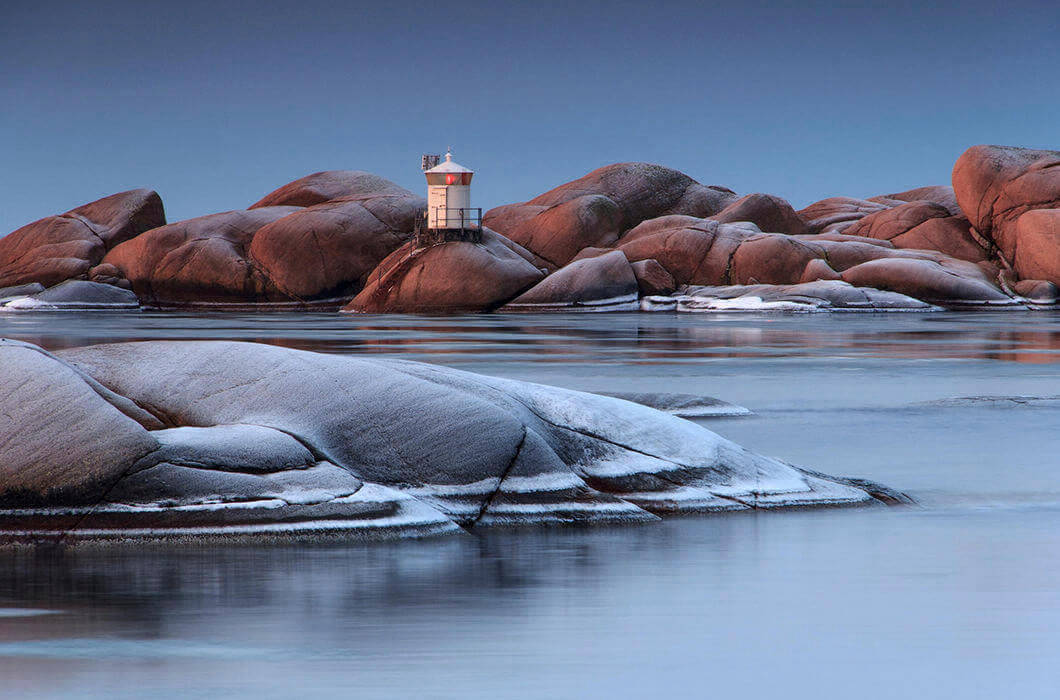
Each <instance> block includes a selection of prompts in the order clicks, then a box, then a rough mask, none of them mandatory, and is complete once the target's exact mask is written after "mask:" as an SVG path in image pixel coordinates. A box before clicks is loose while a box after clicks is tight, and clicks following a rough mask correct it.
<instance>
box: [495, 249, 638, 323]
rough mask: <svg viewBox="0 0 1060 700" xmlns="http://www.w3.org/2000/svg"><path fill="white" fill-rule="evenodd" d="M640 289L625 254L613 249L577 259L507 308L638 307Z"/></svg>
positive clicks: (507, 305)
mask: <svg viewBox="0 0 1060 700" xmlns="http://www.w3.org/2000/svg"><path fill="white" fill-rule="evenodd" d="M638 292H639V288H638V285H637V278H636V276H635V275H634V274H633V268H632V267H630V264H629V261H627V260H626V256H625V255H623V254H622V253H621V252H620V251H617V250H612V251H610V252H608V253H604V254H603V255H598V256H594V257H591V258H585V259H582V260H576V261H574V262H572V263H570V264H569V265H567V266H565V267H563V268H561V269H560V270H559V271H557V272H553V273H552V274H551V275H549V276H548V277H546V278H545V279H544V280H542V281H541V282H538V283H537V284H536V285H534V286H533V287H531V288H530V289H529V290H528V291H526V292H524V293H523V294H521V295H519V296H518V297H516V298H515V299H513V300H512V301H510V302H508V304H506V305H505V306H504V308H503V309H502V310H504V311H544V310H554V309H560V308H570V309H572V310H573V309H580V310H587V311H614V310H629V311H633V310H636V308H637V307H636V301H637V296H638Z"/></svg>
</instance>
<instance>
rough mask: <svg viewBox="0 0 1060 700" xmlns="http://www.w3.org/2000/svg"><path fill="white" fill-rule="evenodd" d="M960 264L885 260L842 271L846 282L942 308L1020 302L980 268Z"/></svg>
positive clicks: (907, 259) (908, 259) (916, 260)
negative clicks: (988, 277)
mask: <svg viewBox="0 0 1060 700" xmlns="http://www.w3.org/2000/svg"><path fill="white" fill-rule="evenodd" d="M956 262H958V261H952V262H950V263H949V264H947V261H942V262H939V261H936V260H927V259H919V260H918V259H910V258H882V259H878V260H872V261H869V262H866V263H862V264H861V265H856V266H854V267H851V268H850V269H848V270H845V271H844V272H843V275H842V276H843V279H844V280H845V281H847V282H850V283H851V284H853V285H855V286H858V287H874V288H876V289H881V290H890V291H894V292H900V293H902V294H907V295H909V296H911V297H914V298H916V299H920V300H922V301H926V302H929V303H932V304H939V305H943V306H1012V305H1016V304H1017V301H1016V300H1013V299H1012V298H1011V297H1009V296H1008V295H1006V294H1005V293H1004V292H1002V291H1001V290H1000V289H998V288H997V287H995V286H994V285H993V284H991V283H990V282H989V281H987V280H986V278H985V277H984V276H983V275H982V273H981V271H980V270H979V268H977V267H975V266H974V265H971V264H970V263H967V264H966V265H967V266H966V267H965V266H959V265H955V264H953V263H956Z"/></svg>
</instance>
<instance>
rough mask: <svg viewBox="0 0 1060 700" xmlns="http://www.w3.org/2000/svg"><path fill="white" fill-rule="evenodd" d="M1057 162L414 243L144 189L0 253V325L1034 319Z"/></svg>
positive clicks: (282, 209) (654, 204) (729, 196)
mask: <svg viewBox="0 0 1060 700" xmlns="http://www.w3.org/2000/svg"><path fill="white" fill-rule="evenodd" d="M1058 166H1060V152H1056V151H1041V150H1030V149H1024V148H1014V147H1006V146H975V147H972V148H970V149H968V150H967V151H966V152H965V153H964V154H963V155H961V156H960V158H959V159H958V160H957V162H956V164H955V166H954V168H953V181H952V186H949V185H937V186H927V187H919V188H916V189H912V190H908V191H905V192H898V193H892V194H884V195H879V196H871V197H868V198H867V199H860V198H852V197H830V198H828V199H823V200H821V201H819V202H815V203H813V204H811V205H809V206H807V207H805V208H803V209H800V210H797V211H796V210H795V209H793V208H792V206H791V205H790V204H789V203H788V202H786V201H785V200H784V199H782V198H780V197H777V196H774V195H769V194H761V193H752V194H747V195H743V196H741V195H739V194H738V193H736V192H733V191H732V190H731V189H729V188H726V187H722V186H717V185H709V186H708V185H702V184H700V183H698V182H696V181H695V180H693V179H692V178H690V177H688V176H687V175H684V174H683V173H680V172H677V171H675V170H671V169H669V168H665V167H662V166H659V165H651V164H647V163H619V164H615V165H609V166H606V167H603V168H600V169H598V170H595V171H593V172H591V173H589V174H588V175H586V176H584V177H582V178H580V179H578V180H575V181H573V182H569V183H566V184H563V185H560V186H558V187H556V188H554V189H552V190H550V191H548V192H545V193H544V194H541V195H539V196H537V197H535V198H533V199H531V200H529V201H526V202H520V203H515V204H507V205H504V206H500V207H496V208H494V209H492V210H490V211H488V212H486V213H485V215H484V216H483V217H482V224H483V226H482V229H481V235H480V236H478V240H476V241H474V242H472V241H463V240H460V241H439V242H436V243H434V244H432V245H422V244H421V243H419V242H418V241H417V240H416V239H415V236H414V234H413V231H414V228H415V224H416V221H417V219H418V218H419V217H421V216H422V212H423V211H424V209H425V207H426V202H425V200H424V199H423V198H422V197H420V196H418V195H416V194H414V193H412V192H410V191H408V190H405V189H404V188H402V187H399V186H397V185H395V184H394V183H392V182H390V181H388V180H385V179H383V178H380V177H377V176H375V175H371V174H369V173H364V172H357V171H330V172H321V173H316V174H313V175H309V176H307V177H304V178H301V179H299V180H296V181H294V182H291V183H289V184H287V185H284V186H283V187H280V188H279V189H277V190H276V191H274V192H272V193H270V194H268V195H266V196H265V197H263V198H262V199H261V200H259V201H258V202H256V203H254V204H252V205H250V206H249V207H247V208H246V209H239V210H235V211H229V212H223V213H219V214H211V215H208V216H202V217H198V218H194V219H189V220H186V221H178V222H173V223H167V222H166V219H165V214H164V210H163V205H162V200H161V198H160V197H159V196H158V194H157V193H155V192H153V191H150V190H133V191H129V192H122V193H119V194H115V195H111V196H110V197H105V198H103V199H100V200H98V201H95V202H91V203H89V204H86V205H83V206H81V207H78V208H76V209H73V210H71V211H69V212H67V213H65V214H60V215H56V216H50V217H47V218H45V219H41V220H40V221H36V222H33V223H31V224H28V225H26V226H23V227H22V228H20V229H18V230H16V231H14V232H12V233H10V234H8V235H7V236H4V237H3V238H0V309H4V310H10V311H16V310H22V309H53V308H123V307H124V308H136V307H138V306H143V307H152V308H212V309H225V308H234V309H235V308H248V307H250V308H255V309H268V308H276V309H340V308H341V309H342V310H344V311H348V312H367V313H386V312H401V313H418V312H426V313H437V312H442V313H448V312H485V311H505V312H508V311H510V312H518V311H524V312H525V311H550V310H565V311H567V310H585V311H606V310H634V309H641V310H645V311H660V310H678V311H704V310H705V311H724V310H731V309H737V310H740V309H776V310H784V311H800V310H801V311H817V310H869V311H876V310H930V309H934V308H937V307H946V308H1041V307H1048V306H1052V305H1055V304H1056V303H1057V296H1058V293H1057V285H1060V167H1058Z"/></svg>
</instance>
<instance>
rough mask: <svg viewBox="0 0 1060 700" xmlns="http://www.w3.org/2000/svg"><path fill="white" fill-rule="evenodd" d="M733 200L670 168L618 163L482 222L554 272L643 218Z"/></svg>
mask: <svg viewBox="0 0 1060 700" xmlns="http://www.w3.org/2000/svg"><path fill="white" fill-rule="evenodd" d="M734 199H736V195H735V194H734V193H733V192H732V190H729V189H727V188H723V187H707V186H704V185H701V184H699V183H698V182H696V181H695V180H693V179H692V178H690V177H688V176H687V175H685V174H684V173H681V172H678V171H676V170H671V169H670V168H664V167H662V166H660V165H652V164H649V163H617V164H615V165H608V166H605V167H603V168H598V169H597V170H594V171H592V172H591V173H589V174H588V175H585V176H584V177H581V178H579V179H577V180H574V181H573V182H568V183H566V184H564V185H560V186H559V187H557V188H555V189H553V190H550V191H548V192H546V193H544V194H542V195H539V196H538V197H535V198H534V199H531V200H530V201H528V202H524V203H522V204H509V205H506V206H503V207H497V208H495V209H491V210H490V211H488V212H486V215H485V216H484V217H483V223H484V224H485V225H487V226H489V227H491V228H493V229H495V230H496V231H499V232H500V233H502V234H504V235H505V236H507V237H508V238H510V239H511V240H513V241H515V242H516V243H518V244H519V245H521V246H523V247H525V248H526V249H527V250H529V251H531V252H532V253H534V254H535V255H538V256H540V257H541V258H542V259H544V260H545V261H546V262H547V263H548V264H549V265H550V266H552V267H553V268H558V267H562V266H563V265H565V264H567V263H568V262H570V261H571V260H572V259H573V258H574V256H575V255H577V254H578V252H579V251H580V250H582V249H583V248H587V247H590V246H596V247H608V246H611V245H613V244H614V243H615V241H616V240H618V238H619V237H620V236H621V235H622V234H623V233H624V232H625V231H628V230H629V229H631V228H633V227H634V226H636V225H637V224H639V223H640V222H642V221H644V220H646V219H653V218H655V217H658V216H662V215H664V214H689V215H692V216H700V217H702V216H710V215H711V214H715V213H717V212H719V211H721V210H722V209H723V208H724V207H725V206H726V205H727V204H729V203H730V202H732V201H733V200H734Z"/></svg>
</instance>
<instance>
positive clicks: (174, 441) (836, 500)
mask: <svg viewBox="0 0 1060 700" xmlns="http://www.w3.org/2000/svg"><path fill="white" fill-rule="evenodd" d="M0 356H2V357H0V367H2V368H4V369H3V370H2V371H0V382H2V384H3V389H4V391H2V392H0V407H2V410H0V494H2V498H3V501H2V504H3V510H0V535H2V536H3V537H4V538H5V539H7V540H20V539H23V540H24V539H26V538H34V537H42V536H48V537H52V538H58V539H61V540H63V541H66V542H77V541H80V540H86V539H115V538H138V537H151V538H173V537H240V538H245V537H251V536H270V537H274V536H279V535H285V536H291V535H295V536H306V537H309V536H312V537H321V536H329V537H332V536H340V537H387V536H396V535H404V536H410V535H424V534H438V533H442V532H457V531H458V526H463V527H465V528H473V527H479V526H486V525H526V524H543V523H574V522H586V523H591V522H639V521H650V520H655V519H657V518H658V517H659V516H661V515H666V514H669V513H679V512H707V511H732V510H747V509H751V508H778V507H794V506H821V505H827V506H836V505H863V504H869V503H875V502H878V501H876V500H875V499H874V498H873V497H872V496H871V495H870V493H869V492H868V491H866V490H865V488H862V487H857V486H851V485H849V483H848V481H847V480H844V479H836V478H832V477H823V476H821V475H817V474H811V473H809V472H806V471H802V470H799V469H796V468H794V467H792V466H789V465H787V464H785V463H783V462H780V461H778V460H775V459H771V458H767V457H762V456H759V455H756V454H753V453H751V452H748V451H747V450H744V449H743V448H741V447H739V446H738V445H735V444H733V443H731V442H729V441H728V440H725V439H723V438H721V437H719V436H718V435H716V434H714V433H712V432H710V431H709V430H706V429H705V428H702V427H700V426H699V425H696V424H694V423H691V422H689V421H686V420H684V419H681V418H677V417H675V416H671V415H667V414H665V413H662V412H659V411H656V410H654V409H651V408H647V407H645V406H641V405H638V404H635V403H630V402H628V401H623V400H620V399H615V398H609V397H603V396H596V395H593V394H585V393H581V392H575V391H568V390H565V389H559V388H554V387H547V386H542V385H537V384H529V383H525V382H518V381H513V380H505V379H496V378H492V377H485V376H479V375H474V374H470V373H467V372H461V371H458V370H453V369H449V368H445V367H439V366H433V365H425V364H420V363H415V362H405V361H398V360H387V359H362V358H356V357H349V356H338V355H325V354H316V353H310V352H304V351H298V350H292V349H288V348H280V347H273V346H267V345H258V344H254V343H231V342H165V341H155V342H141V343H126V344H119V345H97V346H91V347H86V348H79V349H73V350H66V351H63V352H61V353H57V354H56V355H51V354H48V353H45V352H44V351H41V350H40V349H39V348H35V347H33V346H27V345H25V344H20V343H10V342H5V343H0ZM8 368H15V369H14V370H9V369H8ZM870 490H871V489H870Z"/></svg>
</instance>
